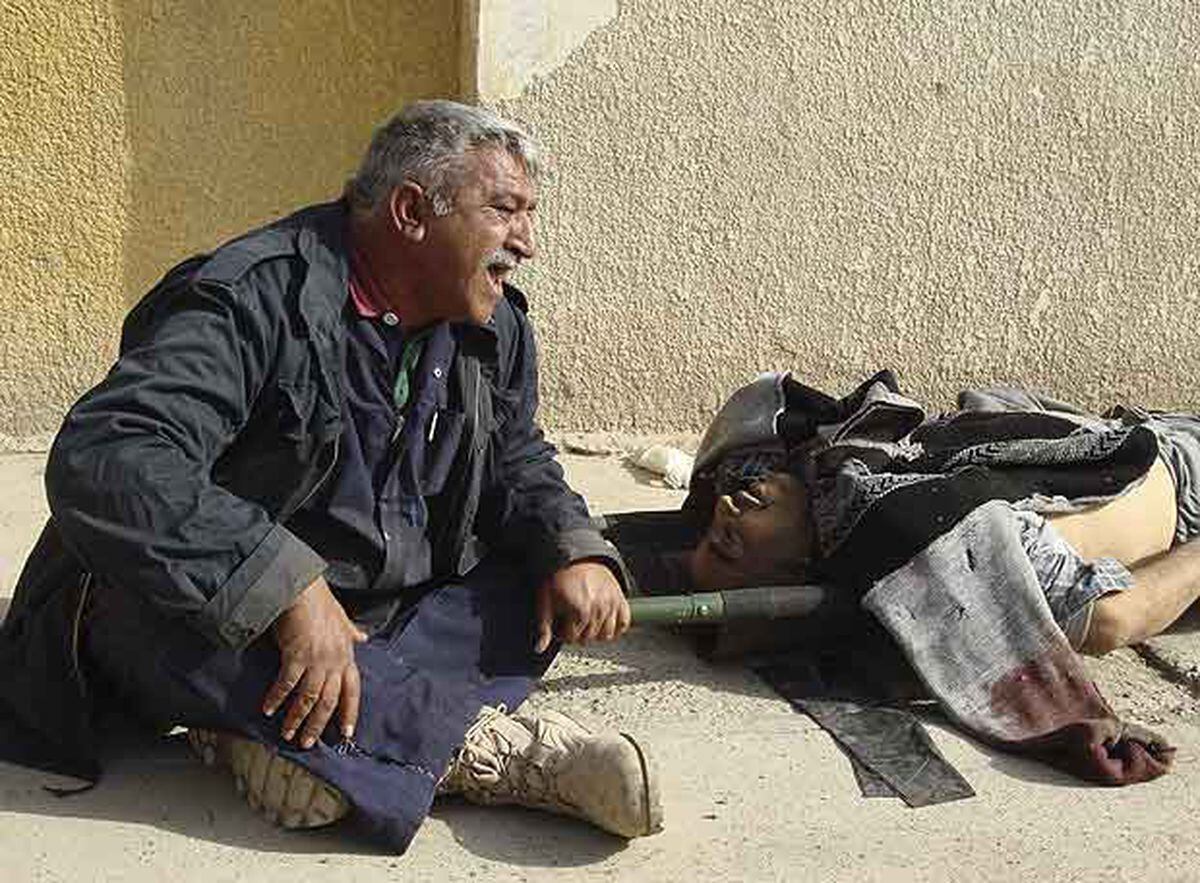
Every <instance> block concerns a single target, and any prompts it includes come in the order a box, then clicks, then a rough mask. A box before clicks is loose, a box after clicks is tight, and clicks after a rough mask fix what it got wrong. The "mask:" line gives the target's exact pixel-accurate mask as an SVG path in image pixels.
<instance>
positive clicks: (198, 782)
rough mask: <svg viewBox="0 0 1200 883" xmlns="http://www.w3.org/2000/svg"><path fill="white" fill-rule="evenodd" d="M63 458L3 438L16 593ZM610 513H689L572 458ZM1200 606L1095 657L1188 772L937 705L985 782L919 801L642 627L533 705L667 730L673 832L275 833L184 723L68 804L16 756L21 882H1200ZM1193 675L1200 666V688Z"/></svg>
mask: <svg viewBox="0 0 1200 883" xmlns="http://www.w3.org/2000/svg"><path fill="white" fill-rule="evenodd" d="M42 462H43V461H42V457H40V456H38V455H12V456H7V457H0V597H7V596H8V595H9V594H10V593H11V590H12V586H13V584H14V582H15V579H16V575H17V572H18V570H19V567H20V563H21V561H22V559H23V557H24V555H25V554H26V552H27V551H28V549H29V548H30V546H31V545H32V543H33V541H34V539H35V538H36V533H37V530H38V528H39V527H40V525H41V522H42V520H43V518H44V516H45V504H44V501H43V499H42V492H41V471H42ZM564 462H565V465H566V467H567V469H568V473H569V475H570V477H571V479H572V481H573V483H574V484H575V485H576V487H578V488H579V489H580V490H581V491H582V492H584V493H585V495H587V496H588V498H589V500H590V502H591V504H592V506H593V509H594V510H595V511H607V512H612V511H621V510H630V509H651V508H671V507H675V506H677V505H678V503H679V501H680V499H681V498H682V494H680V493H679V492H677V491H668V490H665V489H663V488H661V487H657V486H655V485H654V484H653V482H652V481H651V480H650V479H649V477H648V476H647V475H646V474H644V473H641V472H639V471H638V470H634V469H631V468H629V467H627V466H626V465H625V463H624V462H623V461H622V460H621V458H620V457H619V456H604V457H586V456H574V455H572V456H567V457H565V458H564ZM1198 629H1200V624H1197V623H1196V621H1195V620H1189V622H1188V623H1185V624H1184V625H1183V626H1182V627H1181V628H1180V629H1177V630H1176V631H1175V632H1174V633H1173V634H1172V635H1170V636H1168V637H1167V638H1166V639H1164V641H1165V643H1162V644H1161V645H1157V646H1152V647H1150V648H1143V649H1142V650H1141V652H1135V651H1133V650H1128V651H1123V652H1121V653H1117V654H1113V655H1112V656H1111V657H1109V658H1107V659H1105V660H1102V661H1100V662H1097V663H1092V664H1091V670H1092V672H1093V674H1094V675H1095V677H1096V678H1097V680H1098V682H1099V683H1100V685H1101V688H1102V690H1103V691H1104V692H1105V693H1106V695H1107V696H1108V697H1109V699H1110V701H1111V702H1112V703H1113V705H1114V706H1116V707H1117V708H1118V709H1119V710H1121V711H1122V712H1124V713H1126V714H1129V715H1130V716H1132V717H1135V718H1137V719H1139V720H1142V721H1144V722H1147V723H1152V724H1154V725H1155V727H1156V728H1157V729H1159V730H1160V731H1161V732H1163V733H1164V734H1166V735H1168V736H1169V737H1171V738H1172V739H1173V740H1174V741H1175V742H1176V744H1177V745H1178V746H1179V754H1178V760H1177V763H1176V769H1175V771H1174V772H1173V773H1172V774H1171V775H1168V776H1166V777H1164V778H1162V779H1159V780H1158V781H1156V782H1152V783H1149V784H1146V785H1139V786H1134V787H1130V788H1124V789H1106V788H1098V787H1091V786H1087V785H1083V784H1080V783H1078V782H1076V781H1074V780H1071V779H1069V778H1068V777H1066V776H1065V775H1061V774H1059V773H1056V772H1054V771H1053V770H1050V769H1048V768H1046V767H1044V766H1042V765H1040V764H1037V763H1033V762H1030V761H1027V760H1023V759H1019V758H1014V757H1009V756H1004V755H1000V754H996V753H995V752H992V751H990V750H987V749H984V748H982V747H981V746H980V745H978V744H976V743H974V742H972V741H971V740H969V739H966V738H964V737H963V736H961V735H960V734H958V733H956V732H955V731H953V730H951V729H949V728H947V727H943V726H940V725H937V724H934V725H933V726H932V727H931V729H932V731H933V735H934V738H935V740H936V741H937V743H938V745H939V746H940V747H941V749H942V750H943V751H944V752H945V754H946V755H947V757H948V758H949V759H950V760H951V762H953V763H954V764H955V766H957V767H958V769H959V770H960V771H961V772H962V773H963V774H964V776H966V778H967V779H968V780H969V781H970V782H971V783H972V785H973V786H974V788H975V789H976V791H977V792H978V796H976V797H974V798H972V799H969V800H965V801H960V802H956V803H951V804H945V805H942V806H937V807H929V808H925V809H920V810H912V809H908V808H906V807H905V806H904V805H903V804H901V803H900V802H899V801H897V800H893V799H873V800H867V799H864V798H863V797H861V796H859V793H858V791H857V789H856V787H855V784H854V779H853V776H852V774H851V772H850V768H849V766H848V765H847V763H846V761H845V760H844V758H843V757H842V756H841V754H840V753H839V752H838V750H837V749H836V748H835V747H834V746H833V744H832V743H831V741H830V740H829V738H828V737H827V736H826V735H825V734H824V733H822V732H821V731H820V730H819V729H818V728H817V727H816V726H815V725H814V724H813V723H812V722H810V721H809V720H808V719H807V718H805V717H803V716H801V715H799V714H796V713H795V712H793V711H792V710H791V709H790V707H789V706H788V705H787V704H786V703H784V702H783V701H782V700H781V699H779V698H778V697H777V696H776V695H775V694H773V693H772V692H771V690H770V689H768V688H767V687H766V686H765V685H764V684H763V683H762V682H761V681H759V680H758V679H757V678H756V677H755V676H753V675H752V674H750V673H749V672H747V671H746V670H744V669H743V668H741V667H738V666H736V665H715V664H711V663H706V662H703V661H701V660H699V659H698V658H697V657H696V656H695V655H694V654H693V653H692V651H691V649H690V647H689V646H688V644H687V643H686V641H685V640H683V639H682V638H680V637H678V636H676V635H673V634H669V633H665V632H660V631H652V630H645V629H643V630H635V631H634V632H631V633H630V635H629V636H627V637H626V638H625V639H624V640H622V641H621V642H620V643H618V644H615V645H607V646H603V647H595V648H588V649H586V650H582V651H572V652H568V653H565V654H564V655H563V656H561V657H560V659H559V661H558V662H557V663H556V664H555V666H554V668H553V669H552V670H551V672H550V676H549V677H548V679H547V681H546V683H545V686H544V688H543V689H542V690H541V691H540V692H539V693H538V694H537V695H535V697H534V699H533V701H534V702H535V703H539V704H545V705H550V706H553V707H556V708H561V709H563V710H565V711H569V712H574V713H579V714H582V715H585V716H590V717H592V718H593V719H602V720H605V721H607V722H608V723H610V724H611V725H613V726H617V727H619V728H621V729H623V730H626V731H628V732H631V733H634V734H636V735H637V736H638V737H639V738H640V739H642V740H643V741H644V742H645V743H647V744H648V745H650V746H651V747H652V748H653V750H654V752H655V755H656V757H657V759H658V763H659V767H660V771H661V783H662V792H663V802H664V806H665V811H666V829H665V830H664V831H663V832H662V833H661V834H659V835H657V836H654V837H649V838H644V839H642V840H637V841H633V842H631V843H624V842H622V841H620V840H617V839H614V838H612V837H609V836H607V835H605V834H603V833H601V832H597V831H595V830H593V829H592V828H590V827H588V826H587V825H584V824H582V823H579V822H575V821H571V820H567V819H560V818H556V817H551V816H547V815H544V814H541V813H535V812H530V811H526V810H520V809H511V808H504V809H483V808H477V807H472V806H468V805H465V804H461V803H456V802H451V803H446V804H444V805H439V806H438V807H437V808H436V810H435V813H434V815H433V817H432V818H431V819H430V820H429V821H428V823H427V824H426V825H425V827H424V828H423V829H422V831H421V833H420V835H419V836H418V838H417V840H416V841H415V842H414V844H413V846H412V848H411V849H410V850H409V852H408V854H406V855H404V856H395V855H387V854H381V853H380V852H379V851H378V850H377V849H376V848H375V847H374V846H373V845H372V844H369V843H365V842H363V841H362V840H361V839H359V838H357V837H356V836H355V835H354V834H353V832H352V831H350V830H347V829H345V828H335V829H331V830H328V831H323V832H309V833H288V832H282V831H278V830H276V829H273V828H272V827H271V826H270V825H268V824H267V823H266V822H265V821H262V820H261V819H259V818H258V817H257V816H255V815H254V814H253V813H252V812H251V811H250V810H249V809H248V808H247V807H246V806H245V805H244V804H243V803H242V802H241V800H240V799H239V798H238V797H237V795H236V794H235V792H234V790H233V787H232V783H231V781H230V780H229V779H228V778H227V777H226V776H224V775H222V774H220V773H216V772H213V771H211V770H209V769H206V768H203V767H201V766H199V765H198V764H196V763H194V762H193V761H191V760H190V759H189V757H188V755H187V753H186V751H185V750H184V747H183V745H182V744H181V743H180V741H179V740H178V739H164V740H161V741H156V742H151V743H148V744H146V745H143V746H141V747H140V748H138V749H137V750H136V751H132V752H131V753H130V755H129V756H127V757H124V758H120V759H118V760H117V761H116V762H114V763H113V764H112V766H111V767H110V771H109V775H108V777H107V778H106V779H105V781H104V782H103V783H102V784H101V786H100V787H98V788H96V789H95V790H93V791H91V792H89V793H86V794H82V795H79V796H76V797H71V798H66V799H59V798H56V797H54V796H51V795H50V794H49V793H48V792H46V791H44V790H43V788H42V786H43V785H44V784H46V782H47V779H46V777H45V776H42V775H39V774H35V773H31V772H29V771H26V770H20V769H16V768H13V767H0V880H3V881H23V880H69V881H86V880H133V881H143V880H144V881H152V880H153V881H157V880H164V879H171V880H203V881H205V883H217V881H224V880H230V881H232V880H281V881H282V880H288V881H296V880H320V881H322V883H332V881H338V880H355V881H364V880H395V879H404V880H438V881H480V880H523V881H541V880H556V881H563V880H622V881H625V880H628V881H660V880H668V879H676V880H696V879H709V880H733V881H768V880H772V881H773V880H792V881H794V880H818V879H819V880H846V881H873V880H880V881H883V880H888V881H894V880H946V881H951V880H953V881H962V880H1032V879H1037V880H1087V881H1089V883H1098V881H1109V880H1133V879H1137V880H1141V881H1156V883H1157V881H1190V880H1200V834H1198V833H1197V819H1200V764H1198V763H1197V758H1198V757H1200V702H1198V701H1197V699H1196V696H1195V694H1194V693H1193V692H1192V687H1191V684H1194V683H1195V679H1194V675H1195V672H1196V671H1200V665H1198V664H1197V663H1198V661H1200V652H1198V647H1200V637H1198V636H1197V634H1196V632H1197V630H1198ZM1189 678H1192V680H1191V683H1189Z"/></svg>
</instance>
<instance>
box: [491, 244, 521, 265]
mask: <svg viewBox="0 0 1200 883" xmlns="http://www.w3.org/2000/svg"><path fill="white" fill-rule="evenodd" d="M483 264H484V266H485V267H487V268H488V269H489V270H490V269H494V268H497V267H498V268H502V269H505V270H515V269H516V268H517V267H519V266H520V265H521V256H520V255H519V254H517V253H516V252H515V251H513V250H512V249H508V248H497V249H496V250H495V251H492V252H490V253H489V254H488V256H487V257H486V258H484V259H483Z"/></svg>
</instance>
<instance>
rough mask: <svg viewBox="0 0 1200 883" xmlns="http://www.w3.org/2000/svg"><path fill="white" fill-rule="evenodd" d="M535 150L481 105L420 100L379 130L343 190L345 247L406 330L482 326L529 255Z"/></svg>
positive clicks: (522, 135) (519, 132) (514, 128)
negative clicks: (350, 238) (347, 218)
mask: <svg viewBox="0 0 1200 883" xmlns="http://www.w3.org/2000/svg"><path fill="white" fill-rule="evenodd" d="M537 176H538V153H537V147H536V145H535V144H534V142H533V140H532V139H531V138H530V137H529V136H528V135H527V134H526V133H525V132H524V131H522V130H521V129H520V128H519V127H517V126H516V125H514V124H513V123H510V122H507V121H505V120H503V119H501V118H500V117H498V116H496V115H495V114H493V113H491V112H490V111H487V110H484V109H483V108H478V107H471V106H467V105H463V104H457V103H455V102H452V101H422V102H417V103H415V104H412V105H410V106H409V107H407V108H405V109H404V110H403V111H401V112H400V113H399V114H397V115H396V116H395V117H393V118H392V119H391V120H390V121H389V122H387V123H386V124H385V125H383V126H382V127H381V128H380V129H379V130H378V131H377V132H376V133H375V137H374V138H373V139H372V141H371V146H370V148H369V149H368V150H367V154H366V156H365V157H364V159H363V162H362V165H361V166H360V168H359V170H358V173H357V174H356V175H355V176H354V177H353V178H352V179H351V180H350V182H349V183H348V184H347V186H346V198H347V199H348V201H349V203H350V207H351V210H352V213H353V221H352V223H353V230H354V235H355V241H356V244H357V245H358V247H359V248H360V249H361V250H362V252H363V253H364V255H365V258H366V260H367V262H368V263H369V265H370V269H371V272H372V273H373V274H374V275H375V277H376V281H377V282H379V284H380V285H381V286H382V287H383V289H384V291H385V293H386V295H387V297H388V299H389V301H390V306H391V307H392V309H393V310H395V311H396V313H398V314H399V316H400V318H401V320H402V321H403V322H404V324H405V325H407V326H409V327H420V326H423V325H428V324H430V323H432V322H436V321H439V320H443V319H448V320H453V321H468V322H473V323H476V324H483V323H485V322H487V321H488V320H489V319H490V318H491V316H492V313H493V312H494V310H495V308H496V305H497V304H498V303H499V300H500V298H501V297H502V296H503V283H504V281H505V279H506V278H507V276H508V275H509V273H511V271H512V270H513V269H515V268H516V266H517V265H518V264H519V263H520V262H521V261H523V260H528V259H529V258H532V257H533V253H534V240H533V211H534V208H535V206H536V202H537V196H536V192H535V185H536V181H537Z"/></svg>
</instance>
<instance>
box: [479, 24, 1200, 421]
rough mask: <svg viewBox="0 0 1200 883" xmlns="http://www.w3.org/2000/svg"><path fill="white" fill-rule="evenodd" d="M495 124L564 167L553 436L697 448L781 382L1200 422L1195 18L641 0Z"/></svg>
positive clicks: (543, 317) (546, 251)
mask: <svg viewBox="0 0 1200 883" xmlns="http://www.w3.org/2000/svg"><path fill="white" fill-rule="evenodd" d="M484 36H485V37H486V34H485V35H484ZM485 97H486V96H485ZM503 107H504V109H505V110H506V111H507V112H509V113H511V114H514V115H516V116H519V117H522V118H525V119H526V120H528V121H530V122H531V124H532V125H533V128H534V129H535V130H536V131H537V132H538V133H539V134H540V135H541V136H542V138H543V139H544V140H545V141H546V142H547V144H548V146H549V147H550V149H551V150H552V152H553V153H554V155H555V157H556V160H555V162H556V167H557V175H556V177H555V180H554V181H553V182H552V183H551V184H550V185H549V186H548V187H547V188H546V190H545V192H544V195H543V207H542V209H541V218H542V223H541V228H540V233H541V245H542V255H541V259H540V260H539V261H538V262H536V264H535V265H531V266H530V267H529V268H528V269H527V270H524V271H522V272H523V273H524V276H523V278H522V280H521V281H522V283H523V284H524V285H525V286H526V287H527V289H528V290H529V292H530V293H531V295H532V297H533V301H534V309H535V313H536V321H537V324H538V327H539V330H540V334H541V339H542V341H543V345H544V349H545V367H544V371H543V383H544V393H545V394H544V400H545V405H546V409H545V418H546V420H547V422H548V423H549V424H551V425H554V426H558V427H560V428H570V429H608V428H623V429H637V430H640V431H651V430H665V429H668V428H670V429H678V428H683V427H692V428H700V427H701V426H702V425H703V423H704V421H705V419H706V418H707V416H708V415H709V414H710V413H711V410H712V409H713V408H714V407H715V405H716V403H717V402H719V401H720V400H721V399H722V398H723V396H724V395H725V394H726V393H727V392H728V390H729V389H731V388H732V387H733V386H735V385H737V384H738V383H740V382H742V381H744V380H745V379H748V378H749V377H750V376H751V375H753V374H754V373H755V372H757V371H758V370H761V369H765V368H771V367H790V368H794V369H796V370H797V371H798V373H799V375H800V376H801V377H802V378H803V379H805V380H806V381H809V382H812V383H815V384H817V385H819V386H822V387H826V388H829V389H831V390H845V389H847V388H848V387H849V386H850V385H851V384H853V383H854V382H856V381H857V380H858V379H860V378H862V377H863V376H865V375H866V374H868V373H869V372H871V371H873V370H874V369H876V368H877V367H881V366H891V367H894V368H896V369H898V371H899V372H900V374H901V379H902V382H904V383H905V384H906V386H907V387H908V388H910V389H912V390H913V391H914V392H916V393H917V394H919V395H920V396H921V397H923V398H924V399H926V400H927V401H931V402H937V403H939V404H940V405H942V406H948V405H949V403H950V401H951V399H950V396H951V395H952V394H953V392H955V391H956V390H957V389H959V388H960V387H962V386H964V385H969V384H975V383H982V382H987V381H992V380H1000V381H1008V382H1019V383H1025V384H1030V385H1033V386H1036V387H1040V388H1046V389H1050V390H1056V391H1058V392H1060V393H1061V394H1062V395H1064V396H1066V397H1069V398H1072V399H1075V400H1078V401H1079V402H1081V403H1083V404H1087V405H1093V406H1098V405H1102V404H1106V403H1110V402H1112V401H1114V400H1117V399H1132V400H1136V401H1142V402H1149V403H1152V404H1156V405H1186V406H1191V407H1197V406H1200V387H1198V386H1197V385H1196V384H1195V382H1194V378H1195V377H1197V376H1200V333H1198V328H1197V320H1198V318H1200V315H1198V298H1200V280H1198V278H1197V273H1198V268H1197V264H1198V262H1200V248H1198V246H1197V229H1198V225H1197V219H1198V214H1200V205H1198V200H1200V187H1198V183H1200V182H1198V181H1197V165H1196V163H1197V156H1198V155H1200V154H1198V151H1197V147H1198V146H1200V145H1198V144H1197V141H1198V132H1200V129H1198V125H1200V6H1197V4H1195V3H1193V2H1191V0H1112V2H1095V0H993V2H990V3H963V2H959V0H923V2H913V3H899V4H897V3H885V2H879V0H805V2H801V0H745V2H742V3H736V4H732V3H729V2H727V0H622V2H621V4H620V13H619V16H618V17H617V18H616V19H615V20H614V21H612V22H611V23H609V24H607V25H605V26H604V27H602V28H600V29H599V30H597V31H595V32H594V33H592V34H591V36H590V37H589V38H588V39H587V41H586V43H584V45H583V46H582V48H581V49H579V50H577V51H576V52H575V53H574V54H573V55H571V56H570V57H569V58H567V59H566V60H565V62H564V63H562V64H561V66H559V67H558V68H557V69H554V70H552V71H541V72H540V76H538V77H536V78H534V79H532V80H531V81H530V82H529V83H528V85H526V87H525V91H524V92H523V94H521V95H520V97H518V98H515V99H513V100H510V101H507V102H504V105H503Z"/></svg>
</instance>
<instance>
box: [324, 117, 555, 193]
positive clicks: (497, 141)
mask: <svg viewBox="0 0 1200 883" xmlns="http://www.w3.org/2000/svg"><path fill="white" fill-rule="evenodd" d="M481 147H498V148H500V149H502V150H505V151H507V152H508V153H509V154H511V155H512V156H513V157H515V158H517V159H519V160H520V161H521V162H522V163H523V164H524V166H525V170H526V172H527V173H528V175H529V178H530V180H534V181H536V180H537V176H538V172H539V162H538V147H537V144H536V143H535V142H534V140H533V138H532V137H531V136H530V135H529V134H528V133H527V132H525V131H524V130H523V129H522V128H521V127H520V126H518V125H517V124H515V123H512V122H509V121H508V120H505V119H502V118H501V117H499V116H497V115H496V114H495V113H493V112H492V111H490V110H487V109H486V108H483V107H475V106H471V105H466V104H459V103H458V102H456V101H417V102H414V103H412V104H410V105H408V106H407V107H406V108H404V109H403V110H402V111H400V113H398V114H396V115H395V116H394V117H392V118H391V119H390V120H388V122H386V123H385V124H384V125H382V126H380V127H379V128H378V129H376V130H375V135H374V137H373V138H372V139H371V146H370V147H368V148H367V155H366V156H364V157H363V161H362V165H361V166H359V169H358V173H357V174H356V175H355V176H354V177H353V178H351V179H350V180H349V182H347V184H346V197H347V198H348V199H349V200H350V204H351V205H352V206H354V207H355V208H359V209H369V208H374V207H375V206H377V205H379V203H380V202H382V201H383V200H384V199H386V198H387V197H388V194H390V193H391V192H392V189H393V188H395V187H397V186H399V185H400V184H403V183H404V182H405V181H413V182H415V183H417V184H419V185H420V186H421V187H423V188H424V190H425V193H426V195H427V196H428V197H429V200H430V202H431V203H432V204H433V210H434V212H436V213H437V214H439V215H444V214H446V213H447V212H449V211H450V209H451V208H452V207H453V206H454V199H455V197H456V195H457V193H458V188H459V186H460V185H461V183H462V181H461V173H462V160H463V157H464V156H466V154H467V153H468V152H470V151H472V150H476V149H478V148H481Z"/></svg>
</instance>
